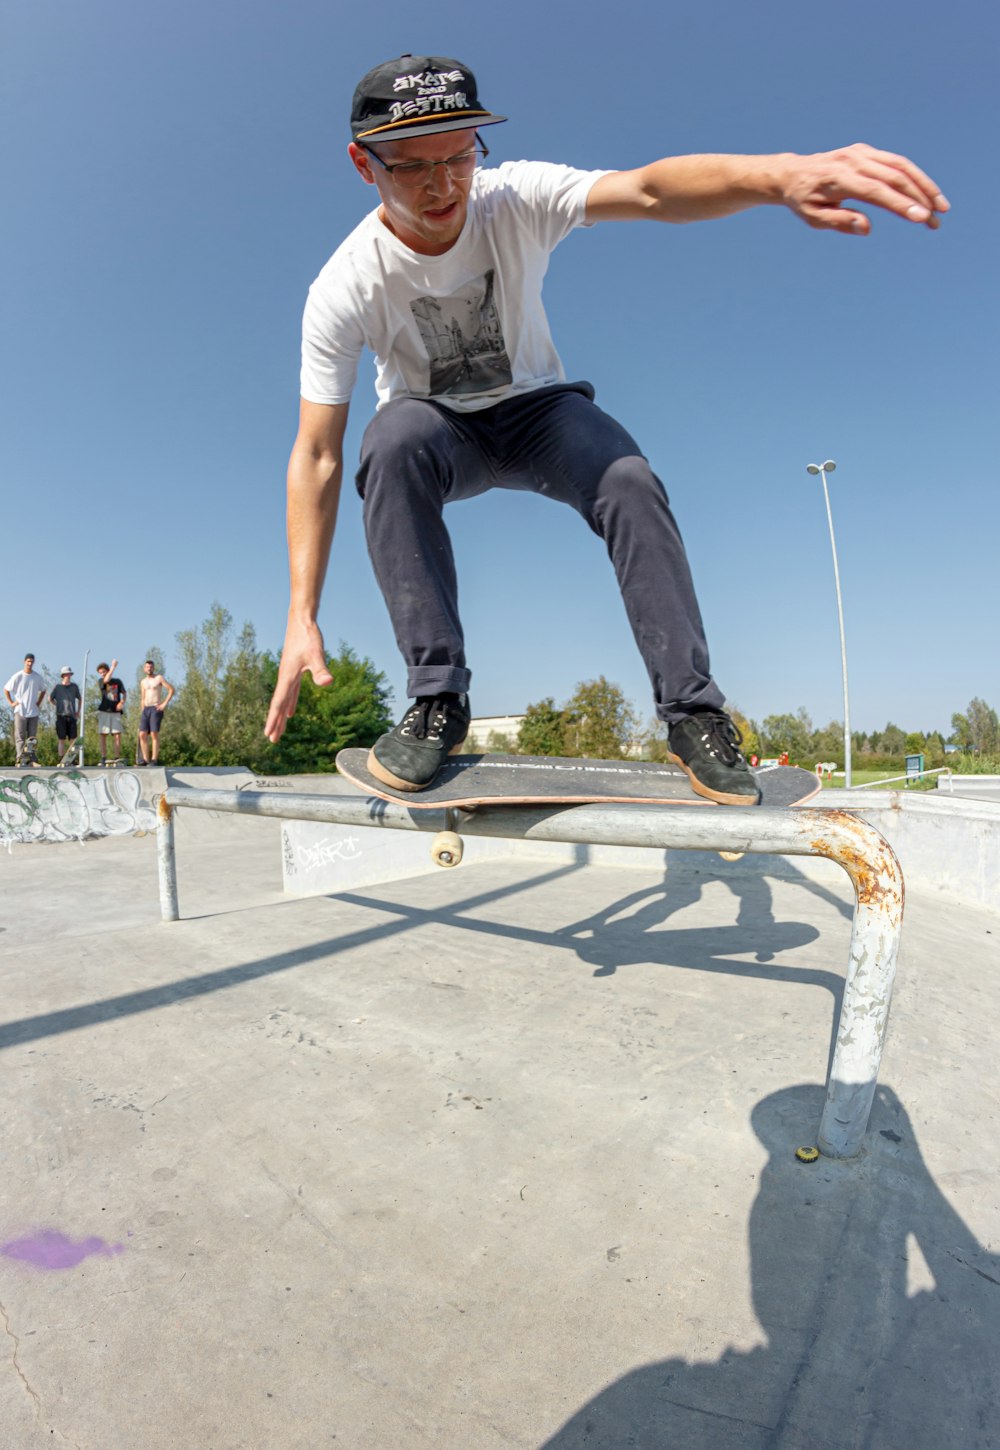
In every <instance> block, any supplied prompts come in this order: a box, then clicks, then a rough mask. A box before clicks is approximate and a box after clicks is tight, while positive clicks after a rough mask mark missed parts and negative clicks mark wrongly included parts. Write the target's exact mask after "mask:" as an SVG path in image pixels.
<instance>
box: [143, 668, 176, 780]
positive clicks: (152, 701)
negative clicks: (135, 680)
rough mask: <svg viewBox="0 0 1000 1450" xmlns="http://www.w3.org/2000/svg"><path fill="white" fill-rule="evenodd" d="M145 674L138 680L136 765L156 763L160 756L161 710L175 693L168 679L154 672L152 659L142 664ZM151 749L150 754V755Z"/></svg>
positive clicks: (162, 710)
mask: <svg viewBox="0 0 1000 1450" xmlns="http://www.w3.org/2000/svg"><path fill="white" fill-rule="evenodd" d="M142 668H143V670H144V671H145V674H144V675H143V677H142V679H141V680H140V681H139V691H140V694H141V697H142V719H141V720H140V721H139V746H140V749H141V750H142V759H141V760H137V761H136V765H157V764H158V763H159V758H160V726H161V725H162V724H163V712H164V710H165V709H166V708H167V706H168V705H169V704H170V701H171V700H172V699H173V698H174V694H175V693H176V692H175V690H174V687H173V685H172V684H171V683H170V681H169V680H165V679H164V678H163V676H162V675H158V674H157V673H156V665H155V664H154V663H153V661H152V660H147V661H146V663H145V664H144V665H143V667H142ZM162 690H166V692H167V697H166V699H163V698H162V697H161V693H160V692H161V691H162ZM150 749H152V752H153V753H152V756H150Z"/></svg>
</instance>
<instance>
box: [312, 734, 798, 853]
mask: <svg viewBox="0 0 1000 1450" xmlns="http://www.w3.org/2000/svg"><path fill="white" fill-rule="evenodd" d="M367 760H368V751H367V750H357V749H353V750H341V751H339V752H338V754H337V769H338V770H339V771H340V773H341V775H342V776H344V778H345V780H349V781H350V782H351V783H352V785H356V786H358V787H359V788H360V789H361V790H363V791H365V792H367V793H368V794H369V795H373V796H376V797H377V798H378V799H379V800H384V801H393V802H395V803H396V804H397V805H401V806H408V807H409V808H410V809H411V810H444V811H445V812H446V819H447V817H448V816H449V815H450V813H451V812H456V811H461V810H465V811H470V810H477V809H486V808H488V807H490V806H545V805H552V806H571V805H597V804H600V803H602V802H603V803H607V804H616V805H657V806H708V807H711V808H713V809H717V808H718V807H717V804H716V802H715V801H710V800H706V799H705V798H704V796H699V795H695V793H694V790H693V789H692V786H691V782H690V781H689V780H688V777H687V775H686V774H685V773H684V771H683V770H681V768H680V766H679V765H660V764H653V763H652V762H650V761H647V760H568V759H562V758H560V757H556V756H543V755H452V756H450V757H449V758H448V760H447V761H446V762H445V764H444V765H443V766H442V768H441V771H440V773H439V774H438V776H437V778H436V779H435V780H434V782H433V784H432V785H429V786H428V787H427V788H426V789H425V790H421V791H402V790H393V788H392V787H391V786H388V785H385V784H383V782H382V781H380V780H378V779H377V778H376V777H375V776H374V775H372V774H371V772H370V771H369V770H368V766H367V763H366V762H367ZM754 776H755V777H756V780H757V784H758V786H759V787H760V792H761V799H760V804H761V805H762V806H769V807H771V808H772V809H774V808H776V807H777V808H784V807H787V806H797V805H802V804H803V802H805V801H808V800H811V799H812V798H813V796H815V795H818V793H819V791H820V789H821V785H820V782H819V780H818V779H817V777H816V776H815V775H814V774H813V773H812V771H811V770H800V769H799V767H798V766H795V765H776V766H771V767H769V768H765V769H759V770H755V771H754ZM722 809H723V810H726V809H729V810H747V809H748V807H746V806H730V807H725V806H723V807H722ZM751 809H752V808H751ZM452 824H453V821H451V820H449V829H448V830H445V831H442V832H439V834H438V835H436V836H435V837H434V841H433V843H432V846H431V856H432V857H433V859H434V860H435V862H436V863H437V864H438V865H439V866H457V865H458V863H459V861H461V859H462V841H461V837H460V836H459V835H458V834H457V832H456V831H455V830H453V829H451V828H450V827H451V826H452ZM741 854H742V853H741V852H720V855H724V856H725V858H726V859H727V860H738V859H739V856H740V855H741Z"/></svg>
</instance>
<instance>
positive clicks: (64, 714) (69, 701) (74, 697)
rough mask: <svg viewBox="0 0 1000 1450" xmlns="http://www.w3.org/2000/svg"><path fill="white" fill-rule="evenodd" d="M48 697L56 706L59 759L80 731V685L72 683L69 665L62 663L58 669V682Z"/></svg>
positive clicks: (81, 698)
mask: <svg viewBox="0 0 1000 1450" xmlns="http://www.w3.org/2000/svg"><path fill="white" fill-rule="evenodd" d="M49 698H50V699H51V701H52V703H53V705H55V707H56V739H57V740H58V742H59V759H60V760H62V758H63V756H64V755H65V754H66V751H67V749H68V748H69V746H70V744H71V743H72V742H73V741H74V740H75V739H76V738H77V735H78V734H79V733H80V711H81V709H82V708H83V697H82V696H81V694H80V686H79V685H77V684H74V682H73V671H72V670H71V669H70V667H69V665H63V667H62V669H61V670H60V671H59V684H58V685H56V687H55V689H54V690H53V691H52V694H51V695H50V696H49Z"/></svg>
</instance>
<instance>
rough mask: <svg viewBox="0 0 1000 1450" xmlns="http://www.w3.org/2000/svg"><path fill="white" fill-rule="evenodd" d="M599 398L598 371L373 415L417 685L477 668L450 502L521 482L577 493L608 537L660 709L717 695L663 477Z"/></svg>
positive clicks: (371, 433) (429, 689)
mask: <svg viewBox="0 0 1000 1450" xmlns="http://www.w3.org/2000/svg"><path fill="white" fill-rule="evenodd" d="M593 399H594V390H593V388H592V387H591V386H590V384H589V383H568V384H560V385H557V386H555V387H550V388H539V389H537V390H536V391H535V392H532V393H525V394H521V395H518V396H515V397H512V398H508V399H506V400H505V401H504V402H502V403H497V404H495V405H494V406H493V407H490V408H484V409H482V410H481V411H479V412H474V413H456V412H454V411H452V410H450V409H448V408H447V407H445V406H444V404H441V403H435V402H431V401H428V400H425V399H421V398H399V399H397V400H396V401H395V402H392V403H388V404H386V406H385V407H384V408H381V409H380V410H379V411H378V412H377V413H376V414H375V417H374V418H373V419H372V421H371V423H370V424H369V425H368V428H367V429H366V431H365V435H364V439H363V441H362V445H361V466H360V468H359V470H358V475H357V486H358V492H359V493H360V494H361V497H362V498H363V499H364V517H365V532H366V535H367V539H368V552H369V554H370V555H371V560H372V564H373V566H374V569H375V576H376V578H377V580H378V583H379V587H380V589H381V590H382V593H383V595H384V596H385V601H386V604H387V606H388V609H389V615H390V618H391V620H392V625H393V629H394V630H395V633H396V641H397V643H398V645H399V648H400V650H401V651H402V655H403V658H404V660H405V661H406V664H407V667H408V672H409V673H408V680H407V692H408V694H410V695H411V696H417V695H435V694H439V693H442V692H446V691H453V692H456V693H459V694H462V693H464V692H466V691H467V690H468V688H469V682H470V679H471V674H470V671H469V670H468V668H467V667H466V662H465V644H464V639H463V636H462V624H461V620H460V619H459V614H458V581H457V579H456V575H455V561H454V557H453V554H452V548H451V540H450V539H449V537H448V531H447V529H446V528H445V524H444V519H443V517H442V514H443V509H444V505H445V504H446V503H449V502H452V501H453V500H457V499H466V498H473V497H475V495H476V494H480V493H485V492H486V491H487V489H490V488H513V489H525V490H528V491H529V492H532V493H540V494H544V495H545V497H546V498H552V499H556V500H557V501H559V502H560V503H567V504H569V505H570V506H571V507H572V508H574V509H576V511H577V513H578V514H580V515H581V517H582V518H584V519H585V520H586V522H587V523H588V524H589V525H590V527H591V528H592V529H593V531H594V533H596V534H598V535H599V536H600V538H602V539H603V540H604V542H605V544H606V546H607V550H608V554H609V556H610V558H611V562H612V564H613V565H614V569H615V574H616V575H617V578H618V584H619V587H620V589H621V592H622V599H623V600H624V602H625V609H626V612H627V613H628V618H629V622H630V623H631V625H632V632H633V634H634V635H635V641H636V644H637V645H638V646H639V652H640V654H641V655H642V658H643V661H644V663H645V665H646V669H647V670H648V672H649V677H650V680H651V682H652V685H653V698H654V700H655V702H656V713H657V715H658V716H659V718H660V719H661V720H666V721H673V720H676V719H679V718H680V717H681V716H682V715H686V714H690V712H691V711H692V710H693V709H696V708H698V707H702V706H704V707H711V708H721V706H722V703H723V696H722V693H721V691H720V690H719V689H718V687H717V685H716V684H715V682H714V681H713V679H712V676H711V674H710V672H709V664H708V647H707V645H706V643H705V633H704V629H703V627H702V622H701V614H700V611H699V609H698V602H697V600H696V598H695V593H694V586H693V584H692V582H691V571H690V569H689V567H688V562H687V557H686V555H685V553H684V545H683V543H682V542H681V536H680V533H679V531H678V528H677V525H676V523H675V522H674V517H673V514H672V513H671V512H670V506H669V504H668V502H667V495H666V493H665V492H664V489H663V485H662V483H661V482H660V480H659V479H658V478H657V477H656V475H655V474H654V473H653V471H652V469H651V468H650V466H649V464H648V462H647V461H646V459H645V458H644V457H643V456H642V454H641V453H640V452H639V448H638V446H637V444H636V443H635V441H634V440H633V439H632V438H631V437H630V436H629V434H628V433H626V431H625V429H624V428H622V427H621V425H620V424H618V423H616V422H615V420H614V419H613V418H611V417H609V416H608V414H607V413H604V412H602V410H601V409H600V408H598V407H597V405H596V404H595V403H594V401H593Z"/></svg>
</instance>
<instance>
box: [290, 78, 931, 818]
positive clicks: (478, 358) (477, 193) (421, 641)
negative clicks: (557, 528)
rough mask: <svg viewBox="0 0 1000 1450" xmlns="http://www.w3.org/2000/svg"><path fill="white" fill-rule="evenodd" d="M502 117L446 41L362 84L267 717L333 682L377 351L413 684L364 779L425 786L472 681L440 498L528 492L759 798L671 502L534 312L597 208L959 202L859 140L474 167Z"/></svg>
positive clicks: (304, 432)
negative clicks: (351, 411)
mask: <svg viewBox="0 0 1000 1450" xmlns="http://www.w3.org/2000/svg"><path fill="white" fill-rule="evenodd" d="M505 119H506V118H505V117H503V116H499V115H495V114H493V113H492V112H490V111H489V110H487V109H486V107H485V106H483V105H482V104H481V103H480V100H479V96H478V91H477V87H476V81H475V78H474V76H473V75H472V72H471V71H470V70H469V68H468V67H467V66H465V65H464V64H462V62H460V61H457V60H451V59H448V58H445V57H441V56H410V55H404V56H401V57H400V58H399V59H398V60H391V61H387V62H385V63H384V64H382V65H378V66H376V67H375V68H374V69H373V70H371V71H369V72H368V74H367V75H366V76H365V77H364V78H363V79H362V81H361V82H360V83H359V85H358V87H357V90H356V91H355V94H354V102H353V106H352V111H351V131H352V135H353V140H352V142H351V143H350V145H349V147H348V153H349V155H350V158H351V161H352V163H353V165H354V168H355V170H356V171H357V173H358V175H359V176H360V178H361V180H362V181H364V182H365V183H367V184H368V185H370V186H374V187H375V188H376V190H377V192H378V194H379V199H380V203H381V204H380V205H379V207H378V208H377V209H376V210H374V211H372V212H370V213H369V214H368V216H367V217H366V218H365V219H364V221H363V222H362V223H361V224H360V226H358V227H357V228H356V229H355V230H354V231H353V232H352V233H351V235H350V236H349V237H348V238H347V240H346V241H345V242H344V243H343V244H342V245H341V247H340V248H339V249H338V250H337V251H336V252H335V253H334V255H333V256H332V257H331V258H330V260H329V262H327V264H326V266H325V267H324V268H323V270H322V271H321V273H320V275H319V277H318V278H317V279H316V281H315V282H314V283H313V285H312V287H311V289H310V292H309V299H308V302H307V304H306V309H305V316H304V319H303V341H302V379H301V394H302V401H301V407H300V422H299V432H298V436H297V438H296V441H295V445H294V447H293V449H292V456H291V460H290V463H289V470H288V548H289V563H290V574H291V603H290V607H289V615H288V625H287V630H286V634H285V643H284V648H283V650H282V655H281V665H280V669H279V673H278V681H277V686H276V688H275V691H274V695H273V697H272V700H271V707H270V710H269V712H268V717H267V723H266V726H265V733H266V734H267V736H268V738H269V739H271V740H278V739H280V737H281V735H282V734H283V732H284V729H285V726H286V724H287V721H288V719H289V718H290V717H291V715H293V714H294V711H295V705H296V701H297V699H298V692H299V686H300V683H301V679H302V675H303V673H304V671H306V670H309V671H310V673H311V674H312V677H313V680H314V681H315V683H316V684H317V685H325V684H329V683H330V680H331V678H332V677H331V675H330V672H329V670H328V669H327V665H326V658H325V654H324V649H323V639H322V635H321V633H320V629H319V625H318V623H317V615H318V610H319V602H320V594H321V591H322V585H323V579H324V575H325V572H326V565H327V559H328V557H329V552H330V544H331V541H332V538H333V531H334V525H335V522H336V513H337V504H338V499H339V494H340V485H341V479H342V474H343V438H344V430H345V428H346V425H347V415H348V408H349V404H350V397H351V393H352V390H353V386H354V381H355V376H356V372H357V365H358V359H359V357H360V354H361V352H362V350H363V349H364V348H365V347H368V348H370V349H371V351H372V352H374V354H375V357H376V361H377V370H378V371H377V381H376V391H377V394H378V406H377V411H376V413H375V417H374V418H373V419H372V421H371V423H370V424H369V425H368V428H367V431H366V433H365V435H364V440H363V442H362V447H361V463H360V468H359V470H358V473H357V477H356V484H357V488H358V492H359V493H360V495H361V497H362V499H363V500H364V520H365V533H366V537H367V542H368V549H369V554H370V556H371V560H372V564H373V566H374V569H375V575H376V578H377V580H378V583H379V586H380V588H381V590H382V593H383V595H384V597H385V601H386V604H387V607H388V609H389V614H390V617H391V620H392V624H393V628H394V630H395V634H396V640H397V643H398V644H399V648H400V650H401V652H402V654H403V658H404V659H405V661H406V665H407V672H408V678H407V693H408V694H409V695H410V696H411V697H412V699H413V703H412V704H411V705H410V707H409V708H408V709H407V710H406V712H405V714H404V715H403V718H402V719H401V720H400V722H399V724H398V725H397V726H396V727H395V728H394V729H393V730H390V731H388V732H387V733H386V734H385V735H383V736H382V737H381V738H380V739H379V740H378V741H376V743H375V745H374V746H373V748H372V751H371V754H370V756H369V759H368V768H369V770H370V771H371V772H372V774H373V775H374V776H375V777H376V778H377V779H379V780H381V781H383V782H385V784H387V785H389V786H392V787H393V788H395V789H403V790H421V789H423V788H424V787H426V786H427V785H429V784H430V783H431V781H433V779H434V777H435V775H436V773H437V771H438V770H439V769H440V767H441V764H442V762H443V761H444V760H445V758H446V757H447V755H448V754H449V753H450V752H453V751H454V750H456V749H457V748H458V747H459V746H460V745H461V743H462V741H463V740H464V739H465V736H466V733H467V730H468V725H469V718H470V710H469V701H468V689H469V684H470V680H471V674H470V671H469V669H468V667H467V665H466V659H465V650H464V643H463V636H462V626H461V621H460V618H459V613H458V594H457V581H456V576H455V565H454V560H453V556H452V550H451V544H450V540H449V537H448V533H447V530H446V528H445V525H444V522H443V517H442V514H443V507H444V504H445V503H450V502H453V501H455V500H457V499H462V498H470V497H473V496H475V495H476V494H479V493H483V492H485V491H486V490H487V489H489V488H512V489H526V490H529V491H532V492H536V493H542V494H544V495H545V496H547V497H549V498H553V499H556V500H558V501H560V502H562V503H567V504H569V505H570V506H571V507H572V508H574V509H575V510H576V511H577V512H578V513H579V514H580V515H581V517H582V518H583V519H584V520H585V522H586V523H587V524H588V525H589V526H590V528H591V529H592V530H593V531H594V532H595V533H597V534H598V535H599V536H600V537H601V538H602V539H603V540H604V541H605V544H606V546H607V549H608V553H609V555H610V558H611V562H612V564H613V566H614V569H615V573H616V576H617V579H618V583H619V586H620V589H621V593H622V598H623V601H624V604H625V608H626V611H627V613H628V617H629V621H630V623H631V626H632V630H633V634H634V636H635V640H636V643H637V645H638V647H639V651H640V654H641V655H642V658H643V661H644V663H645V665H646V668H647V671H648V673H649V676H650V680H651V682H652V686H653V695H654V701H655V706H656V713H657V716H658V717H659V719H661V720H663V721H665V722H666V723H667V725H668V727H669V742H670V750H671V754H672V758H673V759H674V760H675V761H676V762H677V763H678V764H679V765H681V766H682V768H683V769H684V770H685V771H686V773H687V775H688V776H689V778H690V780H691V783H692V786H693V788H694V790H695V791H696V792H697V793H698V794H699V795H702V796H705V797H707V798H708V799H711V800H715V801H719V802H721V803H724V804H730V805H755V804H756V803H757V800H758V790H757V785H756V782H755V780H754V777H753V775H752V773H751V771H750V769H749V767H748V766H747V764H746V761H745V760H744V759H743V756H742V754H741V753H740V750H739V746H740V743H741V739H740V735H739V732H738V730H737V728H736V726H735V725H734V724H733V722H732V720H731V719H730V717H729V716H728V715H727V714H726V712H725V710H724V708H723V705H724V699H725V697H724V695H723V693H722V691H721V690H720V689H719V687H718V685H717V684H716V683H715V681H714V680H713V678H712V675H711V672H710V669H709V657H708V647H707V644H706V641H705V636H704V630H703V628H702V622H701V615H700V612H699V609H698V604H697V600H696V598H695V593H694V587H693V584H692V581H691V574H690V570H689V567H688V563H687V558H686V556H685V552H684V546H683V544H682V542H681V538H680V534H679V532H678V529H677V525H676V524H675V522H674V518H673V515H672V513H671V511H670V507H669V504H668V501H667V496H666V494H665V492H664V490H663V486H662V484H661V483H660V481H659V479H658V478H657V477H656V475H655V474H654V473H653V472H652V470H651V468H650V466H649V464H648V462H647V461H646V459H645V458H644V457H643V455H642V453H641V452H640V450H639V447H638V445H637V444H636V443H635V442H634V440H633V439H632V438H631V437H630V435H629V434H628V433H627V432H626V431H625V429H624V428H622V426H621V425H620V424H619V423H617V422H616V421H615V420H614V419H613V418H610V417H609V416H608V415H607V414H606V413H604V412H602V411H601V409H600V408H598V407H597V406H596V404H595V402H594V390H593V388H592V387H591V386H590V384H589V383H586V382H567V380H566V376H565V373H564V371H563V368H562V364H561V363H560V361H559V357H558V355H557V353H556V351H555V348H554V346H553V343H552V339H551V337H550V335H549V329H548V324H547V321H546V317H545V312H544V309H543V306H542V298H541V291H542V280H543V278H544V275H545V271H546V268H547V265H548V257H549V254H550V253H551V252H552V251H553V250H554V248H555V247H556V246H557V245H558V243H559V242H560V241H562V240H563V238H564V237H566V236H567V235H568V234H569V232H570V231H572V230H573V229H574V228H575V227H578V226H590V225H592V224H593V223H595V222H602V221H633V220H641V219H648V220H653V221H664V222H688V221H701V220H709V219H712V218H715V217H723V216H729V215H731V214H732V213H734V212H737V211H742V210H744V209H745V208H747V207H751V206H762V205H783V206H786V207H788V208H789V209H790V210H791V211H792V212H794V213H795V214H796V215H797V216H799V217H801V218H802V220H804V221H805V222H807V223H808V224H809V225H810V226H812V227H816V228H825V229H829V230H834V231H841V232H844V233H853V234H855V235H864V234H866V233H867V232H868V231H869V222H868V219H867V217H866V216H864V214H863V213H861V212H858V211H856V210H854V209H852V208H851V207H850V206H845V205H843V203H845V202H849V201H851V200H857V201H861V202H867V203H869V204H871V205H875V206H879V207H882V208H884V209H885V210H886V211H889V212H894V213H896V215H898V216H900V217H904V218H906V219H908V220H910V221H912V222H914V223H917V224H922V225H926V226H928V227H932V228H933V227H936V226H937V225H938V214H939V213H941V212H943V211H946V210H947V209H948V203H947V201H946V200H945V198H944V197H943V196H942V195H941V193H940V191H939V190H938V188H937V186H936V185H935V183H934V182H933V181H931V179H930V178H929V177H927V176H926V175H925V174H924V173H923V172H922V171H920V170H919V169H918V168H917V167H916V166H915V165H914V164H913V163H912V162H911V161H908V160H907V159H906V158H905V157H902V156H896V155H893V154H892V153H890V152H885V151H878V150H875V149H874V148H873V147H871V146H867V145H856V146H850V147H847V148H846V149H844V150H839V151H832V152H826V153H823V154H820V155H815V156H798V155H793V154H791V153H784V154H781V155H777V156H680V157H669V158H665V159H663V160H660V161H655V162H653V163H652V164H651V165H649V166H643V167H640V168H638V169H637V170H634V171H611V172H606V171H580V170H576V169H574V168H572V167H568V166H560V165H553V164H551V163H548V162H527V161H518V162H505V163H504V164H503V165H501V166H498V167H494V168H490V169H482V162H483V161H485V159H486V156H487V154H488V152H487V147H486V144H485V142H484V141H483V138H482V136H481V135H480V132H481V131H482V130H483V129H484V128H485V127H487V126H493V125H496V124H498V123H499V122H501V121H503V120H505Z"/></svg>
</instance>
